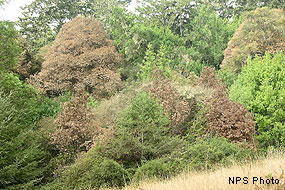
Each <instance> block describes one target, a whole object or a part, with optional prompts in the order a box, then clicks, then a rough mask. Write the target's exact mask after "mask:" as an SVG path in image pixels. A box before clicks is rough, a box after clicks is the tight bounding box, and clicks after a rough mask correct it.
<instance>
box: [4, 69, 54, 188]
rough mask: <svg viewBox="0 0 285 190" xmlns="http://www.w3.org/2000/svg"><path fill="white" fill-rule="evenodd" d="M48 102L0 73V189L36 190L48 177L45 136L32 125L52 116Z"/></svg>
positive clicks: (48, 153) (49, 153)
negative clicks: (44, 117)
mask: <svg viewBox="0 0 285 190" xmlns="http://www.w3.org/2000/svg"><path fill="white" fill-rule="evenodd" d="M50 103H51V101H49V100H48V99H46V98H44V97H41V96H38V95H37V93H36V91H35V90H34V89H33V88H31V86H29V85H26V84H23V83H22V82H21V81H20V80H19V79H18V78H17V77H16V76H14V75H13V74H11V73H7V72H0V104H1V106H0V142H1V143H0V150H1V151H0V189H7V190H8V189H9V190H18V189H31V190H32V189H37V188H35V186H37V185H38V184H39V183H41V182H44V181H46V180H47V179H48V177H50V176H51V170H52V169H53V165H52V157H53V156H54V155H53V153H52V151H51V148H50V147H49V146H48V141H49V137H48V136H47V135H45V134H43V133H41V132H40V131H39V130H37V125H36V123H37V122H38V121H39V120H40V119H41V118H42V117H43V116H53V115H54V113H55V112H54V110H53V105H52V104H50Z"/></svg>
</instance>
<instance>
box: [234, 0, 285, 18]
mask: <svg viewBox="0 0 285 190" xmlns="http://www.w3.org/2000/svg"><path fill="white" fill-rule="evenodd" d="M234 4H235V9H234V13H235V15H240V14H242V13H243V12H247V11H252V10H255V9H256V8H261V7H268V8H272V9H283V10H284V9H285V1H284V0H271V1H266V0H257V1H256V0H235V1H234Z"/></svg>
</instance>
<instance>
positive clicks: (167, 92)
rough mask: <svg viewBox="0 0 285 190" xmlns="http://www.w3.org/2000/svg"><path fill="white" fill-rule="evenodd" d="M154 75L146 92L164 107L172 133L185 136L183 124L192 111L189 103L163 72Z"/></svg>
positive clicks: (155, 72)
mask: <svg viewBox="0 0 285 190" xmlns="http://www.w3.org/2000/svg"><path fill="white" fill-rule="evenodd" d="M152 74H153V77H154V79H153V82H152V84H150V85H148V86H147V88H146V92H148V93H150V94H151V95H152V96H153V97H154V98H156V99H157V100H158V102H159V103H160V105H162V107H163V109H164V114H165V115H169V116H170V121H171V122H170V124H169V125H170V133H171V134H172V135H177V134H184V132H185V128H184V127H183V123H184V120H185V119H186V118H187V116H188V114H189V111H190V109H191V108H190V105H189V103H188V102H187V101H186V99H185V98H183V97H182V96H180V94H179V93H178V92H177V91H176V90H175V88H174V87H173V86H172V84H171V82H170V80H168V79H167V78H165V77H164V76H163V72H162V71H161V70H155V71H153V73H152Z"/></svg>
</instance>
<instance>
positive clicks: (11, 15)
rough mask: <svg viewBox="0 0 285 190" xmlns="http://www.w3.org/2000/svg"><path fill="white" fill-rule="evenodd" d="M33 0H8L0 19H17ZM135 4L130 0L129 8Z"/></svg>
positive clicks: (0, 12) (0, 11) (131, 9)
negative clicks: (23, 8)
mask: <svg viewBox="0 0 285 190" xmlns="http://www.w3.org/2000/svg"><path fill="white" fill-rule="evenodd" d="M31 2H33V0H10V2H9V3H7V4H5V5H4V6H3V8H1V9H0V19H1V20H10V21H17V20H18V17H20V16H21V15H22V14H21V11H22V9H21V8H20V7H21V6H25V5H29V4H30V3H31ZM135 6H136V1H135V0H132V2H131V4H130V6H129V8H128V9H129V10H130V11H134V9H135V8H134V7H135Z"/></svg>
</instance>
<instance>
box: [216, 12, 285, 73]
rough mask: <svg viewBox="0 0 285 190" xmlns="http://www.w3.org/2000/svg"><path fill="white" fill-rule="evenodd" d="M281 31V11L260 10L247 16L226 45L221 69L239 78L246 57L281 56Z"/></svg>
mask: <svg viewBox="0 0 285 190" xmlns="http://www.w3.org/2000/svg"><path fill="white" fill-rule="evenodd" d="M284 27H285V15H284V12H283V11H282V10H279V9H269V8H267V7H264V8H258V9H256V10H254V11H251V12H249V13H248V14H247V15H246V16H245V19H244V22H243V23H242V24H241V25H240V26H239V28H238V29H237V31H236V33H235V34H234V36H233V37H232V39H231V40H230V42H229V43H228V47H227V49H226V50H225V52H224V60H223V62H222V65H221V67H222V68H229V69H230V70H231V71H233V72H234V73H235V74H239V73H240V72H241V68H242V66H243V65H245V64H246V60H247V58H248V56H251V57H255V56H256V55H258V56H263V55H264V54H265V52H266V51H269V52H270V53H272V54H274V53H276V52H278V51H281V50H283V52H285V40H284V39H285V38H284Z"/></svg>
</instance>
